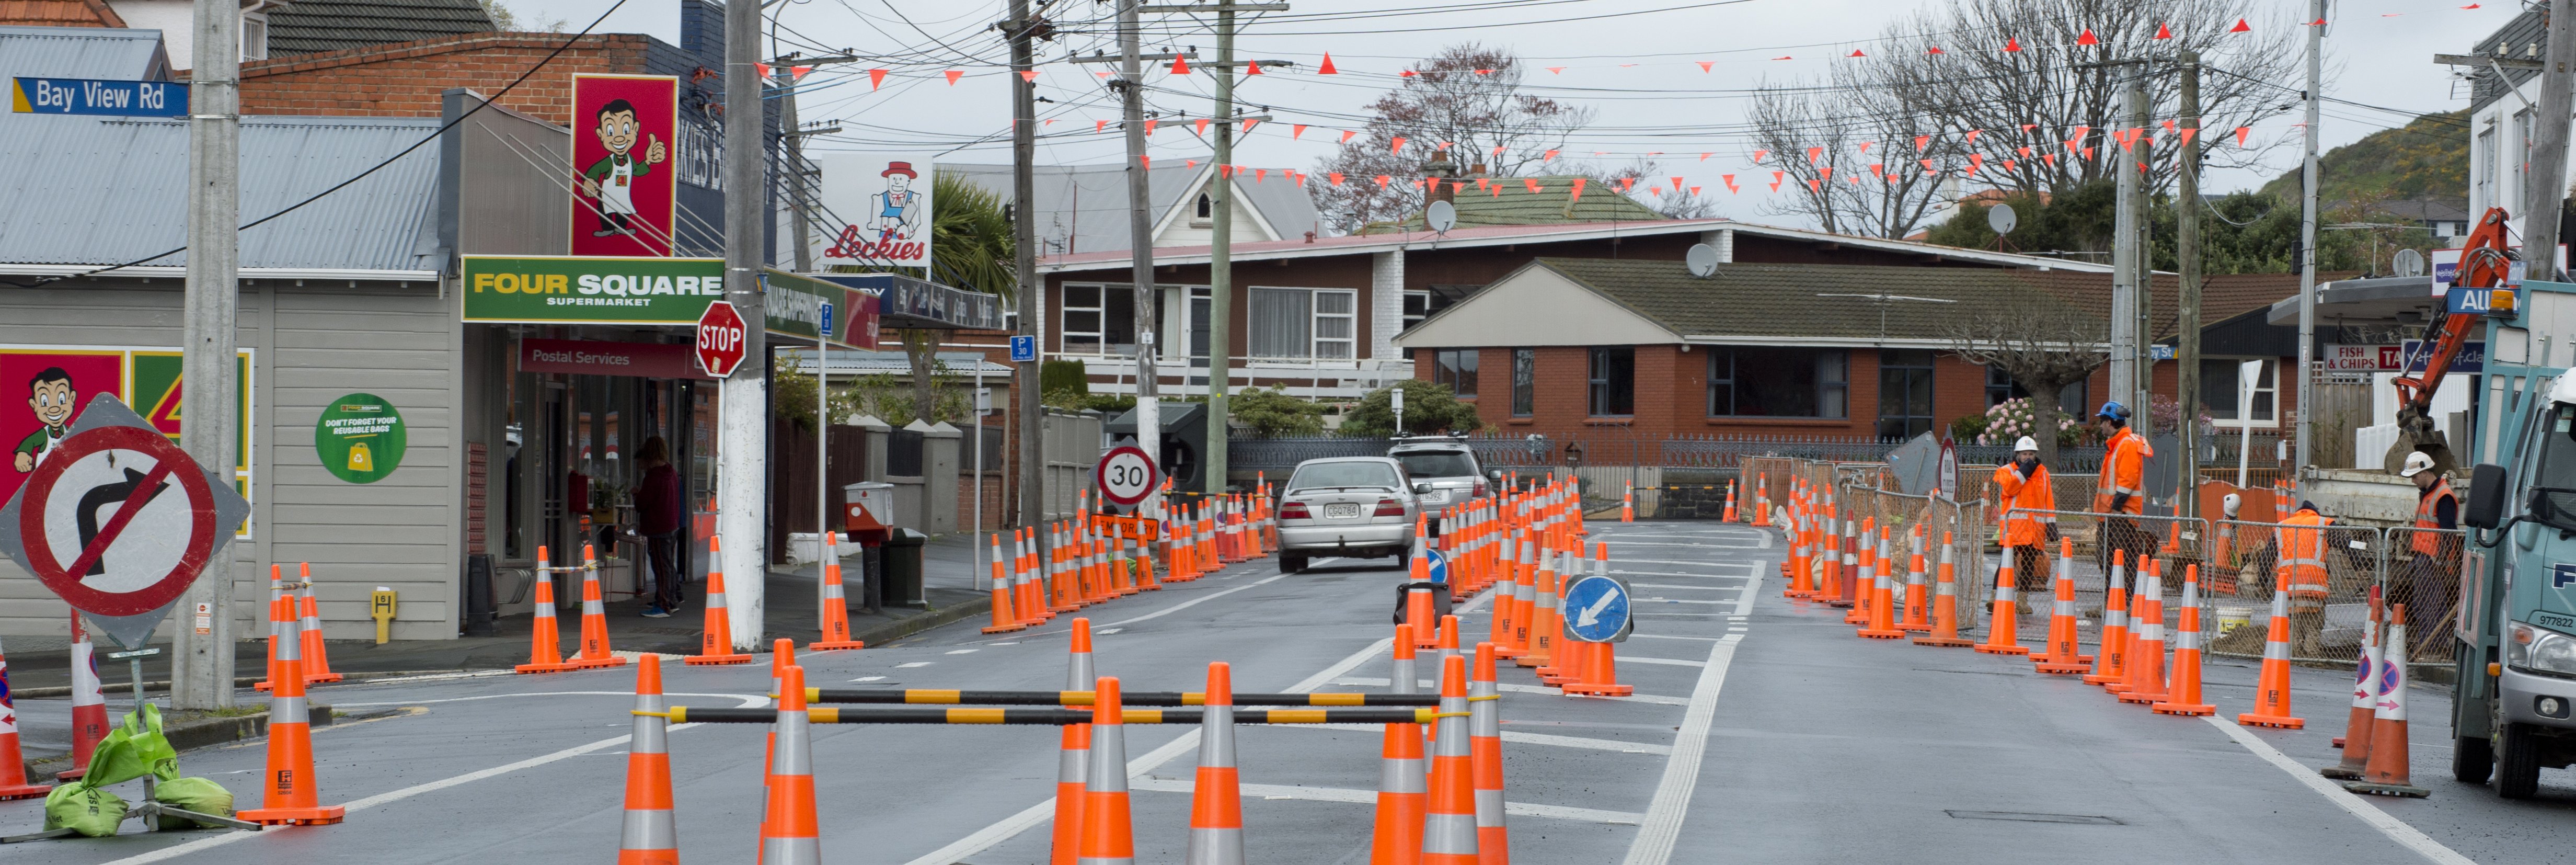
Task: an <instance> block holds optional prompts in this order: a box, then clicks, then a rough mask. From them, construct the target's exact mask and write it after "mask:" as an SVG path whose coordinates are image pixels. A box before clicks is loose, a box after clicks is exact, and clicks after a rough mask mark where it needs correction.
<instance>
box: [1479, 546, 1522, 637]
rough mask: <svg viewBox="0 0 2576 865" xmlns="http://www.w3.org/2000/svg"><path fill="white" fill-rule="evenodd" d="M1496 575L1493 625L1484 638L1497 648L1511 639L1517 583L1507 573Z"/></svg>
mask: <svg viewBox="0 0 2576 865" xmlns="http://www.w3.org/2000/svg"><path fill="white" fill-rule="evenodd" d="M1507 543H1508V542H1507ZM1496 576H1497V579H1496V580H1495V588H1494V615H1493V622H1492V625H1493V627H1492V629H1491V630H1489V631H1487V632H1486V635H1485V640H1486V641H1487V642H1490V643H1493V644H1494V646H1495V648H1496V649H1498V650H1499V649H1501V648H1502V647H1504V646H1508V645H1510V644H1511V641H1512V614H1513V612H1514V610H1513V607H1514V606H1515V605H1514V604H1513V601H1514V600H1515V599H1516V596H1517V589H1518V587H1519V584H1517V583H1515V582H1513V581H1512V580H1511V578H1510V577H1509V576H1508V575H1500V574H1497V575H1496Z"/></svg>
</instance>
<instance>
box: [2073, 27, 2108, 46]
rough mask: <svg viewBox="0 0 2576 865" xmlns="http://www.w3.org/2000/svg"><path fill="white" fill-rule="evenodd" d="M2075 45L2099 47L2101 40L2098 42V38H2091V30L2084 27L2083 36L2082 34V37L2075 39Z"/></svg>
mask: <svg viewBox="0 0 2576 865" xmlns="http://www.w3.org/2000/svg"><path fill="white" fill-rule="evenodd" d="M2075 44H2077V45H2100V44H2102V40H2100V39H2098V38H2095V37H2094V36H2093V28H2091V27H2086V28H2084V34H2083V35H2081V36H2077V37H2075Z"/></svg>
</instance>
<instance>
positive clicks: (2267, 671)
mask: <svg viewBox="0 0 2576 865" xmlns="http://www.w3.org/2000/svg"><path fill="white" fill-rule="evenodd" d="M2236 723H2239V724H2245V725H2249V726H2255V727H2282V728H2286V729H2291V730H2296V729H2299V728H2302V727H2306V726H2307V725H2308V722H2307V720H2306V719H2304V718H2300V717H2298V716H2296V715H2292V714H2290V568H2289V566H2287V565H2283V566H2281V568H2280V576H2279V578H2278V580H2277V581H2276V582H2274V583H2273V587H2272V624H2271V630H2270V632H2269V633H2267V634H2265V635H2264V637H2263V669H2262V672H2260V673H2258V674H2256V675H2255V678H2254V711H2251V712H2246V713H2244V714H2241V715H2238V716H2236Z"/></svg>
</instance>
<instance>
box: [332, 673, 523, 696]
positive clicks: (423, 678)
mask: <svg viewBox="0 0 2576 865" xmlns="http://www.w3.org/2000/svg"><path fill="white" fill-rule="evenodd" d="M515 675H518V673H516V672H514V671H510V670H476V671H474V672H470V673H428V674H424V675H419V676H394V677H391V678H385V679H368V680H366V681H362V682H352V683H350V684H347V685H342V686H340V687H339V688H335V689H333V690H341V691H345V690H348V689H350V688H355V687H361V686H365V685H384V684H391V683H394V682H436V681H442V680H446V679H483V678H490V677H493V676H515Z"/></svg>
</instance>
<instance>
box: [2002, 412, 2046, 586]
mask: <svg viewBox="0 0 2576 865" xmlns="http://www.w3.org/2000/svg"><path fill="white" fill-rule="evenodd" d="M1995 504H1996V506H1997V507H1998V508H2000V509H2002V510H2000V511H1999V512H2000V513H2002V514H2003V515H2004V537H2003V545H2004V548H2005V549H2008V550H2011V551H2012V558H2011V559H2010V561H2011V562H2012V567H2013V577H2014V580H2015V581H2016V584H2017V585H2016V588H2018V589H2019V590H2020V594H2019V597H2023V598H2028V597H2031V595H2030V594H2029V593H2031V592H2039V591H2044V590H2046V589H2048V587H2049V580H2050V578H2051V574H2050V570H2049V567H2048V549H2049V547H2050V545H2053V544H2055V543H2057V515H2056V514H2051V513H2043V512H2044V511H2053V510H2057V492H2056V490H2054V489H2052V488H2051V486H2050V480H2049V477H2048V467H2047V466H2044V465H2040V463H2039V442H2038V441H2036V440H2033V439H2032V438H2031V437H2029V436H2022V437H2021V440H2020V441H2017V442H2013V458H2012V462H2008V463H2005V464H2003V465H2001V466H1998V467H1996V468H1995ZM2022 603H2023V607H2024V609H2025V610H2027V608H2028V603H2029V602H2028V601H2024V602H2022Z"/></svg>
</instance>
